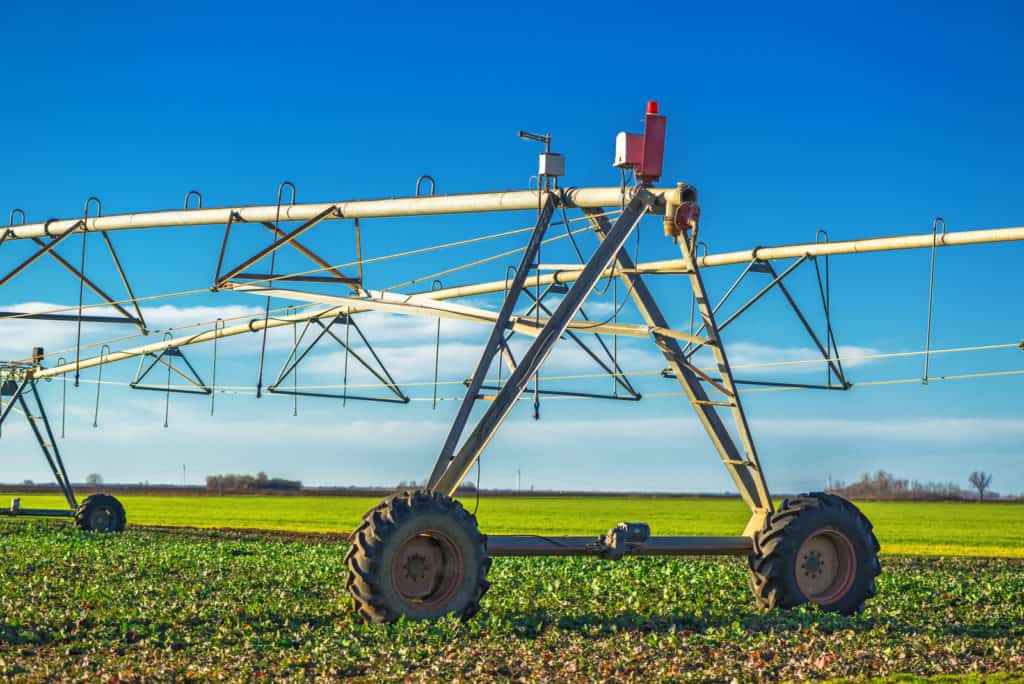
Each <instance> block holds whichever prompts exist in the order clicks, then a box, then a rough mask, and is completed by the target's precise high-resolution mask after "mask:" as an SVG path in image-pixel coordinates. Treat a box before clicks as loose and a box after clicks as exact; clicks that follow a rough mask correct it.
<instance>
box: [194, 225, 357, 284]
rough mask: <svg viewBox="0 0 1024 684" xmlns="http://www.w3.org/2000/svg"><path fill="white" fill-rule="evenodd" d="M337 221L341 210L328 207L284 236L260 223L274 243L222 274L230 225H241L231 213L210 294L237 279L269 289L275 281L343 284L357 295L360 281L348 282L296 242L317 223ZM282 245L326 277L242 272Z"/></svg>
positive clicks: (350, 278)
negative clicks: (260, 283) (263, 282)
mask: <svg viewBox="0 0 1024 684" xmlns="http://www.w3.org/2000/svg"><path fill="white" fill-rule="evenodd" d="M341 217H342V213H341V210H340V209H339V208H338V207H337V206H330V207H328V208H326V209H324V210H323V211H321V212H320V213H319V214H317V215H316V216H314V217H313V218H311V219H309V220H308V221H306V222H305V223H303V224H302V225H300V226H298V227H297V228H295V229H293V230H291V231H290V232H287V233H286V232H285V231H283V230H281V228H280V227H278V226H277V225H275V224H273V223H271V222H269V221H260V222H259V225H261V226H263V227H264V228H266V229H267V230H269V231H270V232H271V233H272V235H273V238H274V241H273V242H271V244H270V245H268V246H267V247H264V248H263V249H261V250H260V251H258V252H256V254H254V255H252V256H250V257H248V258H246V259H244V260H242V261H241V262H240V263H239V264H237V265H236V266H234V267H232V268H229V269H228V270H227V271H225V272H222V269H223V267H224V255H225V253H226V251H227V247H228V241H229V239H230V236H231V229H232V227H233V226H234V224H236V223H241V222H242V218H241V216H239V215H238V213H236V212H232V213H231V215H230V216H229V217H228V222H227V224H226V225H225V226H224V239H223V241H222V242H221V248H220V256H219V257H218V259H217V270H216V273H215V274H214V277H213V289H214V290H218V289H220V288H222V287H224V286H225V285H227V283H228V282H229V281H231V280H233V279H239V280H266V281H271V282H270V283H269V284H271V285H272V283H273V281H275V280H283V281H299V282H317V283H320V282H323V283H343V284H345V285H348V286H349V287H351V288H352V289H353V290H355V291H358V290H359V288H360V286H361V285H362V282H361V279H359V278H352V277H350V276H347V275H345V274H344V273H343V272H342V271H341V270H339V269H338V268H336V267H334V266H331V264H330V263H329V262H328V261H326V260H325V259H323V258H322V257H321V256H320V255H318V254H317V253H316V252H314V251H313V250H312V249H310V248H309V247H307V246H305V245H304V244H302V243H301V242H299V240H298V238H299V236H300V235H302V234H304V233H306V232H307V231H309V230H310V229H312V228H313V227H315V226H316V225H317V224H319V223H320V222H322V221H325V220H328V219H337V218H341ZM286 245H287V246H290V247H292V248H293V249H295V250H296V251H297V252H299V253H300V254H302V255H303V256H305V257H306V258H308V259H309V260H310V261H312V262H313V263H315V264H316V265H317V266H319V267H320V268H322V269H323V270H324V272H325V273H328V274H330V275H323V276H313V275H292V276H289V275H274V274H268V273H247V272H245V271H246V269H248V268H251V267H252V266H254V265H256V264H257V263H259V261H260V260H262V259H264V258H266V257H268V256H270V255H272V254H275V253H276V252H277V251H278V250H279V249H281V248H282V247H284V246H286ZM357 249H358V245H357Z"/></svg>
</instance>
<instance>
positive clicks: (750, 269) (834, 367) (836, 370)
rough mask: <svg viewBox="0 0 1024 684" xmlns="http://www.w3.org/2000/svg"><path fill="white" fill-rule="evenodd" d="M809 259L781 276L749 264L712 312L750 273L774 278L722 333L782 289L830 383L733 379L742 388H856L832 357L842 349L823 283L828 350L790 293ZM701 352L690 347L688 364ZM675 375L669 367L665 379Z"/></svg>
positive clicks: (765, 264)
mask: <svg viewBox="0 0 1024 684" xmlns="http://www.w3.org/2000/svg"><path fill="white" fill-rule="evenodd" d="M808 260H811V261H813V260H814V257H809V256H808V255H803V256H801V257H798V258H797V259H796V260H794V261H793V262H792V263H791V264H789V265H788V266H787V267H786V268H785V269H784V270H783V271H782V272H781V273H779V272H778V271H776V269H775V267H774V266H773V265H772V264H771V262H768V261H760V260H758V259H757V258H755V259H753V260H751V261H750V262H749V263H748V264H747V266H746V268H744V269H743V272H742V273H740V275H739V277H737V278H736V280H735V281H734V282H733V284H732V285H731V286H730V287H729V289H728V290H727V291H726V293H725V294H724V295H723V296H722V298H721V299H720V300H719V301H718V303H717V304H716V305H715V306H714V308H713V309H712V310H711V311H712V313H713V314H717V313H718V311H719V310H720V309H721V308H722V306H723V305H724V304H725V303H726V302H727V301H728V300H729V298H730V297H731V296H732V294H733V293H734V292H735V291H736V289H737V288H738V287H739V285H740V283H741V282H743V280H744V279H745V278H746V277H747V275H748V274H750V273H755V272H758V273H765V274H767V275H768V276H769V277H770V278H771V281H770V282H769V283H768V284H767V285H765V286H764V287H762V288H761V289H760V290H758V292H756V293H755V294H754V295H753V296H752V297H751V298H750V299H748V300H747V301H746V302H744V303H743V304H742V305H741V306H740V307H739V308H737V309H736V311H734V312H733V313H731V314H730V315H729V316H728V317H727V318H726V319H725V320H724V321H722V322H721V323H720V324H718V332H719V333H721V332H722V331H723V330H725V329H726V328H727V327H729V326H730V325H731V324H732V323H734V322H735V321H736V320H738V319H739V318H740V317H741V316H742V315H743V314H744V313H746V312H747V311H748V310H750V308H751V307H752V306H753V305H754V304H756V303H757V302H758V301H760V300H761V299H762V298H763V297H764V296H765V295H767V294H768V293H769V292H771V291H772V290H773V289H776V288H777V289H778V290H779V292H781V293H782V295H783V297H785V299H786V303H787V304H788V305H789V307H790V308H791V309H792V310H793V313H794V314H796V317H797V319H798V320H799V321H800V324H801V325H802V326H803V328H804V330H805V331H806V332H807V335H808V336H809V337H810V339H811V341H812V342H813V343H814V346H815V347H816V348H817V349H818V351H819V352H820V354H821V356H822V359H823V361H824V362H825V363H826V364H827V366H828V371H829V372H828V383H827V384H823V385H819V384H807V383H793V382H770V381H764V380H743V379H734V380H733V382H734V383H736V384H739V385H759V386H770V387H790V388H800V389H824V390H847V389H849V388H850V387H852V386H853V385H852V384H851V383H850V382H849V381H848V380H847V378H846V374H845V372H844V371H843V365H842V361H841V360H840V359H839V358H834V357H833V356H832V354H831V353H830V350H836V349H838V343H837V342H836V338H835V331H834V330H833V328H832V319H831V316H830V315H829V313H830V312H829V303H828V301H827V299H826V295H825V291H824V289H823V288H822V287H821V283H820V282H819V290H820V291H821V297H822V305H823V307H824V308H825V312H826V318H825V328H826V329H825V339H826V341H827V343H828V344H827V348H826V345H825V344H823V343H822V341H821V338H819V337H818V335H817V333H815V331H814V329H813V328H812V327H811V324H810V323H809V322H808V320H807V317H806V316H805V315H804V313H803V311H802V310H801V308H800V306H799V305H798V304H797V302H796V300H795V299H794V298H793V295H792V294H791V293H790V291H789V288H787V287H786V285H785V283H784V282H783V281H784V280H785V279H786V277H787V276H789V275H790V274H791V273H793V272H794V271H795V270H796V269H797V268H799V267H800V266H801V265H802V264H803V263H805V262H806V261H808ZM819 280H820V272H819ZM705 329H706V326H705V325H704V324H702V325H701V326H700V328H698V329H697V330H696V333H697V334H700V333H702V332H703V331H704V330H705ZM698 351H699V348H698V347H696V346H694V345H687V347H686V349H685V350H684V353H685V356H686V358H687V361H692V359H693V356H694V355H695V354H696V353H697V352H698ZM691 368H695V367H694V366H692V365H691ZM674 375H675V373H674V371H673V370H672V369H671V368H666V369H665V370H664V371H662V376H663V377H667V378H671V377H673V376H674ZM833 375H835V377H836V379H837V380H838V384H833V383H832V376H833ZM705 378H706V380H707V381H708V382H712V380H711V379H710V378H707V376H705Z"/></svg>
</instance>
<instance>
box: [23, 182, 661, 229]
mask: <svg viewBox="0 0 1024 684" xmlns="http://www.w3.org/2000/svg"><path fill="white" fill-rule="evenodd" d="M649 191H650V192H651V193H653V194H655V195H658V196H659V197H663V196H664V195H666V194H669V195H672V194H673V193H675V192H676V189H675V188H651V189H650V190H649ZM554 192H558V193H561V196H562V198H563V199H564V200H565V202H566V206H567V207H570V208H572V207H575V208H579V209H597V208H600V207H609V206H618V205H619V204H621V203H622V188H563V189H560V190H556V191H554ZM537 203H538V196H537V191H536V190H509V191H504V192H482V193H468V194H461V195H430V196H421V197H400V198H394V199H377V200H355V201H349V202H321V203H317V204H293V205H284V206H281V207H280V208H279V207H278V206H277V205H276V204H268V205H262V206H248V207H223V208H218V209H177V210H173V211H147V212H140V213H137V214H111V215H109V216H99V217H95V218H89V219H87V220H86V221H85V226H86V229H87V231H88V232H94V231H101V232H105V231H112V230H137V229H143V228H181V227H185V226H212V225H224V224H226V223H227V222H228V219H229V218H230V217H231V215H232V214H236V215H237V217H238V218H236V219H235V220H236V221H239V220H240V221H242V222H245V223H256V222H261V221H278V220H280V221H308V220H310V219H312V218H314V217H316V216H318V215H320V214H322V213H323V212H325V211H327V210H329V209H331V208H332V207H337V209H338V210H339V212H340V216H338V217H330V218H329V219H328V220H337V219H338V218H347V219H356V218H362V219H367V218H388V217H399V216H436V215H440V214H471V213H483V212H493V211H520V210H527V209H536V208H537ZM279 212H280V213H279ZM80 220H81V219H55V220H52V221H50V222H45V223H26V224H25V225H19V226H13V227H11V228H9V229H8V230H10V231H11V232H10V234H9V236H8V238H7V239H9V240H24V239H27V238H33V237H46V236H50V237H52V236H56V235H60V234H61V233H62V232H64V231H66V230H68V229H70V228H71V227H73V226H75V224H77V223H78V222H79V221H80ZM81 230H82V229H81V228H76V232H81Z"/></svg>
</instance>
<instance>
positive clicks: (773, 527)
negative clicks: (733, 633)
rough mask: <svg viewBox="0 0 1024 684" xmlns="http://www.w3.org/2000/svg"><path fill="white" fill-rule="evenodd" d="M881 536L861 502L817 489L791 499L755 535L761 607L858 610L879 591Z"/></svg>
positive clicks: (753, 584) (753, 581)
mask: <svg viewBox="0 0 1024 684" xmlns="http://www.w3.org/2000/svg"><path fill="white" fill-rule="evenodd" d="M878 549H879V546H878V539H876V538H875V534H874V532H873V531H872V528H871V523H870V522H869V521H868V519H867V518H866V517H864V514H863V513H861V512H860V510H858V508H857V507H856V506H854V505H853V504H852V503H850V502H849V501H847V500H846V499H844V498H842V497H840V496H836V495H834V494H825V493H822V492H814V493H811V494H804V495H801V496H798V497H794V498H791V499H785V500H784V501H783V502H782V506H781V507H779V509H778V510H777V511H775V513H773V514H772V515H771V517H770V518H769V519H768V521H767V522H766V523H765V527H764V529H763V530H761V531H760V532H758V533H756V534H755V535H754V552H753V553H752V554H751V555H750V588H751V589H752V590H753V592H754V597H755V599H756V600H757V603H758V605H759V606H760V607H762V608H765V609H772V608H792V607H794V606H798V605H801V604H804V603H814V604H816V605H818V606H819V607H820V608H821V610H825V611H829V612H836V613H841V614H843V615H853V614H856V613H860V612H862V611H863V610H864V602H865V601H867V600H868V599H869V598H871V597H872V596H874V595H875V593H876V588H875V577H877V576H878V574H879V573H880V572H881V571H882V566H881V564H880V563H879V562H878Z"/></svg>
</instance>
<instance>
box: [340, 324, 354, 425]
mask: <svg viewBox="0 0 1024 684" xmlns="http://www.w3.org/2000/svg"><path fill="white" fill-rule="evenodd" d="M351 334H352V309H351V308H349V309H346V310H345V369H344V371H343V373H344V375H343V376H342V390H341V407H342V408H345V406H346V405H348V345H349V340H350V339H351Z"/></svg>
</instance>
